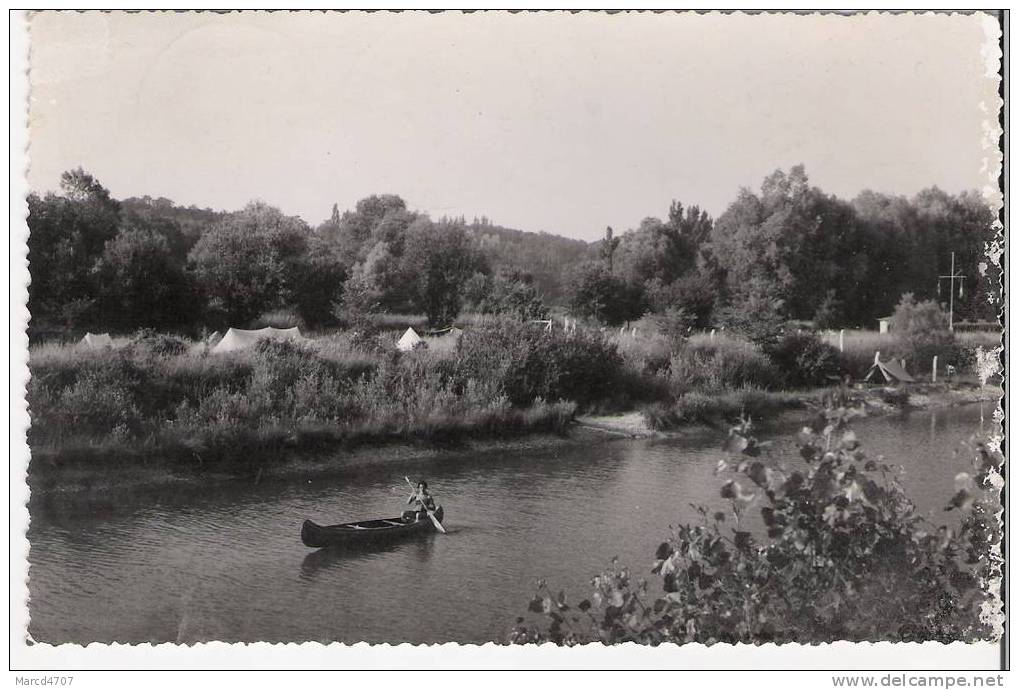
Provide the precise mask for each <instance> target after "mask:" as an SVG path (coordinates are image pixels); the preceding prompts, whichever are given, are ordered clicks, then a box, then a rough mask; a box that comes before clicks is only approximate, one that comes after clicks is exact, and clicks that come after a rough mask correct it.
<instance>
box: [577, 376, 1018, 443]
mask: <svg viewBox="0 0 1019 690" xmlns="http://www.w3.org/2000/svg"><path fill="white" fill-rule="evenodd" d="M836 390H838V389H834V388H818V389H814V390H809V391H800V392H784V393H778V394H761V393H760V392H755V393H756V394H757V397H758V398H759V399H760V400H761V401H762V402H761V403H760V405H759V407H758V411H759V412H760V411H764V412H766V414H764V415H763V416H764V418H768V417H770V416H773V414H776V413H777V414H781V413H782V412H786V411H791V410H804V411H808V412H809V411H813V410H816V409H819V408H821V407H823V405H824V401H825V399H826V398H828V397H830V396H831V395H832V393H834V392H835V391H836ZM847 393H848V395H849V397H850V404H851V405H853V406H856V407H860V408H862V409H864V410H865V411H866V413H867V414H870V415H877V414H892V413H895V412H901V411H903V410H927V409H936V408H942V407H954V406H957V405H967V404H971V403H977V402H991V401H994V402H997V401H998V400H999V399H1000V398H1001V389H1000V388H999V387H996V386H975V385H968V384H964V385H962V386H953V385H952V384H922V385H918V386H912V387H909V388H903V387H894V386H887V387H884V386H882V387H863V386H860V387H855V388H849V389H847ZM705 397H706V396H705ZM708 400H711V399H710V398H708ZM733 413H735V414H739V409H738V408H734V407H733V405H732V404H731V402H730V401H727V400H724V399H723V400H719V401H716V402H715V403H714V404H713V405H711V406H705V410H704V412H703V413H702V414H701V415H700V417H701V418H700V419H697V420H694V421H690V420H685V421H684V420H682V419H680V421H678V422H676V423H674V424H673V425H672V426H670V427H668V428H661V427H657V426H655V424H654V422H656V421H660V420H657V419H655V418H654V417H653V416H651V415H648V414H645V413H641V412H638V411H630V412H625V413H620V414H614V415H581V416H579V417H577V418H576V420H575V421H576V424H577V426H578V427H580V428H583V429H586V430H588V431H591V432H595V433H601V434H603V435H605V436H606V438H612V437H617V438H619V437H623V438H667V437H670V436H673V435H675V434H676V433H677V432H679V430H681V429H685V428H690V427H691V426H704V425H708V426H714V427H717V426H721V425H724V424H725V423H726V421H727V418H728V417H731V416H732V414H733ZM755 416H756V417H758V418H760V415H757V414H754V413H753V410H751V417H752V418H753V417H755Z"/></svg>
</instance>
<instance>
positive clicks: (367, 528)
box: [301, 506, 443, 549]
mask: <svg viewBox="0 0 1019 690" xmlns="http://www.w3.org/2000/svg"><path fill="white" fill-rule="evenodd" d="M435 517H436V518H438V520H439V522H442V517H443V512H442V506H439V507H438V508H436V509H435ZM435 531H436V529H435V525H434V524H432V521H431V519H429V518H428V517H427V516H425V517H423V518H421V519H420V520H418V521H417V522H403V521H402V520H401V519H400V518H398V517H395V518H386V519H383V520H362V521H361V522H346V523H344V524H342V525H328V526H323V525H319V524H316V523H314V522H312V521H311V520H305V521H304V524H303V525H301V541H302V542H304V545H305V546H307V547H310V548H313V549H320V548H324V547H327V546H347V547H363V546H371V545H373V544H389V543H392V542H394V541H400V540H403V539H408V538H410V537H414V536H421V535H425V534H431V533H433V532H435Z"/></svg>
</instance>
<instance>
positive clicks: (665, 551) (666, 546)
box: [655, 541, 673, 560]
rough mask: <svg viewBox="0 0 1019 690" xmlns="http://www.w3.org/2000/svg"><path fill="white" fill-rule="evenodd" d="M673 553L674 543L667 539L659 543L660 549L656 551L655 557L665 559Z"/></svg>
mask: <svg viewBox="0 0 1019 690" xmlns="http://www.w3.org/2000/svg"><path fill="white" fill-rule="evenodd" d="M672 553H673V548H672V544H670V543H669V542H667V541H663V542H662V543H661V544H659V545H658V549H657V550H656V551H655V558H657V559H659V560H665V559H666V558H668V557H669V556H671V555H672Z"/></svg>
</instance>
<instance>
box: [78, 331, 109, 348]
mask: <svg viewBox="0 0 1019 690" xmlns="http://www.w3.org/2000/svg"><path fill="white" fill-rule="evenodd" d="M80 344H82V345H85V346H86V347H89V348H91V349H93V350H100V349H102V348H104V347H113V338H111V337H110V334H109V333H86V334H85V337H84V338H82V339H81V341H80Z"/></svg>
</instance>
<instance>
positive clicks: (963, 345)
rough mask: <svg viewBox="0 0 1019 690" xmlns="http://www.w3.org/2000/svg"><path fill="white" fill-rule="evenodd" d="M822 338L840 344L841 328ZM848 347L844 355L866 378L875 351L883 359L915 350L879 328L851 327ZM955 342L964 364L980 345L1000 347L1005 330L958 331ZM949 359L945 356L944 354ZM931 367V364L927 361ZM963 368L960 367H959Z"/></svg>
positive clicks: (851, 367)
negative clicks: (906, 346)
mask: <svg viewBox="0 0 1019 690" xmlns="http://www.w3.org/2000/svg"><path fill="white" fill-rule="evenodd" d="M821 337H822V339H823V340H824V341H825V342H827V343H829V344H831V345H833V346H834V347H838V346H839V332H838V331H826V332H824V333H823V334H822V335H821ZM843 342H844V346H845V349H844V351H843V352H842V357H843V359H844V361H845V363H846V366H847V368H848V370H849V372H850V373H851V374H852V376H853V377H854V378H862V377H863V376H865V375H866V373H867V371H868V370H869V369H870V366H871V365H872V364H873V363H874V354H875V353H877V352H880V353H881V359H882V360H888V359H899V358H906V357H908V356H909V355H910V354H911V353H908V352H904V351H903V350H902V348H901V346H900V344H899V342H898V340H897V339H896V337H895V332H894V331H889V332H888V333H879V332H877V331H865V330H850V329H847V330H846V331H845V334H844V336H843ZM955 343H956V345H957V347H958V348H959V349H960V350H961V351H962V353H961V355H960V357H959V360H960V363H961V365H962V367H963V368H966V367H968V366H969V364H970V361H969V360H970V357H969V353H971V352H972V351H973V350H975V349H976V348H977V347H983V348H984V349H989V348H996V347H999V346H1000V345H1001V334H1000V333H993V332H987V331H970V332H956V333H955ZM942 359H945V358H942ZM924 364H925V365H926V369H924V371H927V370H928V369H929V368H930V364H929V363H927V362H925V363H924ZM945 364H946V362H944V361H943V362H941V363H940V366H939V368H940V369H942V370H943V369H944V365H945ZM957 368H959V367H957Z"/></svg>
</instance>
